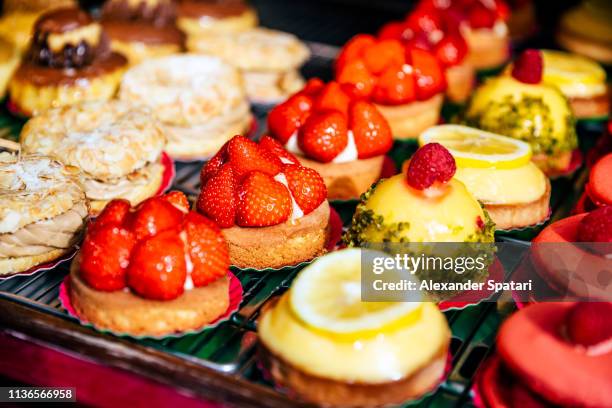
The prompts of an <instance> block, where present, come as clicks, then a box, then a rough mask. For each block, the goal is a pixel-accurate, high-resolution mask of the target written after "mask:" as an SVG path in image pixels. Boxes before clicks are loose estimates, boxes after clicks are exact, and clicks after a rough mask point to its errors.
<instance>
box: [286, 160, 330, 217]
mask: <svg viewBox="0 0 612 408" xmlns="http://www.w3.org/2000/svg"><path fill="white" fill-rule="evenodd" d="M283 173H284V174H285V178H286V179H287V186H288V187H289V190H291V194H293V198H294V200H295V202H296V203H297V205H298V206H299V207H300V209H301V210H302V211H303V212H304V214H309V213H311V212H312V211H314V210H315V209H316V208H317V207H319V205H321V203H322V202H323V201H325V199H326V198H327V188H326V187H325V182H324V181H323V178H322V177H321V176H320V175H319V173H317V172H316V170H313V169H311V168H308V167H304V166H300V165H286V166H285V167H284V168H283Z"/></svg>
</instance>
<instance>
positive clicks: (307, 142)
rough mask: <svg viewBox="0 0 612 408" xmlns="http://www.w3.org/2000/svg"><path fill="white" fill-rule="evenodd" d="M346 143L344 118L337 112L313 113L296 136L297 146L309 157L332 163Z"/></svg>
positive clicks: (345, 122) (346, 125)
mask: <svg viewBox="0 0 612 408" xmlns="http://www.w3.org/2000/svg"><path fill="white" fill-rule="evenodd" d="M347 143H348V123H347V120H346V117H345V116H344V115H342V114H341V113H340V112H337V111H324V112H320V113H319V112H318V113H313V114H312V115H311V116H310V117H309V118H308V120H307V121H306V123H305V124H304V126H302V127H301V128H300V131H299V134H298V145H299V146H300V149H302V151H303V152H304V153H305V154H306V155H307V156H309V157H312V158H313V159H315V160H318V161H320V162H323V163H327V162H330V161H332V160H333V159H334V158H335V157H336V156H337V155H339V154H340V152H342V150H344V148H345V147H346V145H347Z"/></svg>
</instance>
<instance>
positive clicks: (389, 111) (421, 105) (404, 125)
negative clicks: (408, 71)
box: [376, 94, 444, 140]
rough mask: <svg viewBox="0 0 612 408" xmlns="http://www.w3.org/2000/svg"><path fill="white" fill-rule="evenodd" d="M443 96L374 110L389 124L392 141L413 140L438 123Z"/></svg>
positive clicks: (384, 106)
mask: <svg viewBox="0 0 612 408" xmlns="http://www.w3.org/2000/svg"><path fill="white" fill-rule="evenodd" d="M443 100H444V95H443V94H437V95H434V96H432V97H431V98H429V99H427V100H425V101H415V102H411V103H408V104H405V105H396V106H390V105H379V104H376V108H378V110H379V111H380V113H382V115H383V116H384V117H385V119H387V121H388V122H389V126H391V132H392V133H393V138H394V139H400V140H401V139H414V138H416V137H418V136H419V135H420V134H421V132H422V131H424V130H425V129H427V128H428V127H431V126H433V125H435V124H436V123H438V119H439V118H440V109H441V108H442V102H443Z"/></svg>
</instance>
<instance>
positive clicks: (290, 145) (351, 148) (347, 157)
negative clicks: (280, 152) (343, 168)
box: [285, 130, 358, 163]
mask: <svg viewBox="0 0 612 408" xmlns="http://www.w3.org/2000/svg"><path fill="white" fill-rule="evenodd" d="M285 149H287V151H289V152H291V153H293V154H296V155H298V156H304V157H306V155H305V154H304V152H303V151H302V149H300V146H299V145H298V137H297V131H296V132H293V134H292V135H291V137H290V138H289V140H287V143H285ZM357 155H358V154H357V145H356V144H355V136H354V135H353V131H351V130H349V131H348V142H347V143H346V146H345V147H344V149H343V150H342V151H341V152H340V153H339V154H338V155H337V156H336V157H334V159H333V160H332V163H346V162H351V161H355V160H357Z"/></svg>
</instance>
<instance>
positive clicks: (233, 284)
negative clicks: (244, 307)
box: [59, 271, 242, 340]
mask: <svg viewBox="0 0 612 408" xmlns="http://www.w3.org/2000/svg"><path fill="white" fill-rule="evenodd" d="M228 275H229V280H230V281H229V297H230V299H229V306H228V307H227V310H226V311H225V313H223V314H222V315H221V316H219V317H218V318H217V319H215V320H214V321H213V322H211V323H208V324H206V325H204V326H202V327H200V328H198V329H193V330H187V331H184V332H179V333H171V334H166V335H163V336H135V335H132V334H129V333H118V332H114V331H112V330H109V329H104V328H100V327H97V326H96V325H95V324H93V323H89V322H88V321H87V320H85V319H82V318H80V317H79V315H78V313H77V312H76V310H75V309H74V307H73V306H72V302H71V300H70V295H69V292H70V275H67V276H66V277H65V278H64V280H63V281H62V284H61V285H60V288H59V300H60V303H61V305H62V307H63V308H64V309H65V310H66V312H67V313H68V315H70V316H71V317H73V318H75V319H76V320H78V321H79V323H80V324H81V325H83V326H87V327H91V328H93V329H95V330H97V331H99V332H102V333H110V334H112V335H114V336H119V337H130V338H133V339H155V340H161V339H165V338H176V337H182V336H185V335H187V334H195V333H199V332H201V331H203V330H206V329H212V328H215V327H217V326H218V325H219V324H221V323H223V322H225V321H227V320H229V319H230V318H231V316H232V315H233V314H234V313H235V312H237V311H238V309H240V303H242V284H241V283H240V279H238V278H237V277H236V276H235V275H234V274H233V273H231V272H229V271H228Z"/></svg>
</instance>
